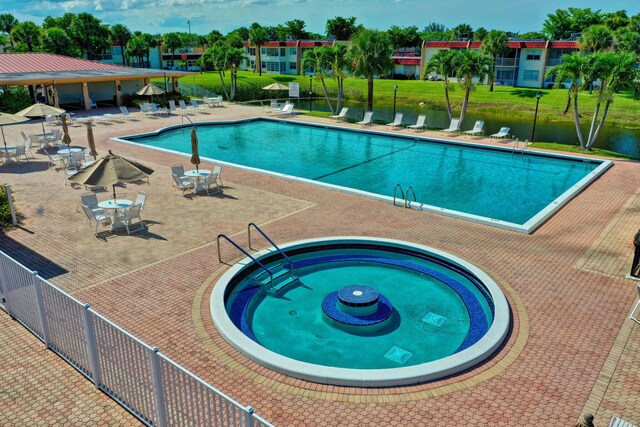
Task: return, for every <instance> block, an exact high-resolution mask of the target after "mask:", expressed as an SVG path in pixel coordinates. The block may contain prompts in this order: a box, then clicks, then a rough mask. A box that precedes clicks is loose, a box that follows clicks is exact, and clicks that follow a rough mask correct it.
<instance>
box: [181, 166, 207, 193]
mask: <svg viewBox="0 0 640 427" xmlns="http://www.w3.org/2000/svg"><path fill="white" fill-rule="evenodd" d="M209 175H211V171H210V170H208V169H200V170H196V169H192V170H188V171H186V172H185V173H184V176H187V177H189V178H190V179H191V180H192V181H193V183H194V185H195V188H194V190H196V191H197V190H198V188H200V178H204V177H207V176H209Z"/></svg>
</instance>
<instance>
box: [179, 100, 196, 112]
mask: <svg viewBox="0 0 640 427" xmlns="http://www.w3.org/2000/svg"><path fill="white" fill-rule="evenodd" d="M178 105H180V113H181V114H189V112H193V108H189V107H187V104H185V103H184V99H181V100H179V101H178Z"/></svg>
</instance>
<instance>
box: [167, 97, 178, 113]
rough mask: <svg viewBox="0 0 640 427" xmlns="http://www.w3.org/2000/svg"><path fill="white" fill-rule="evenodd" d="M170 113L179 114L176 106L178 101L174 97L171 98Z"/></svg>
mask: <svg viewBox="0 0 640 427" xmlns="http://www.w3.org/2000/svg"><path fill="white" fill-rule="evenodd" d="M169 114H178V109H177V108H176V101H174V100H173V99H170V100H169Z"/></svg>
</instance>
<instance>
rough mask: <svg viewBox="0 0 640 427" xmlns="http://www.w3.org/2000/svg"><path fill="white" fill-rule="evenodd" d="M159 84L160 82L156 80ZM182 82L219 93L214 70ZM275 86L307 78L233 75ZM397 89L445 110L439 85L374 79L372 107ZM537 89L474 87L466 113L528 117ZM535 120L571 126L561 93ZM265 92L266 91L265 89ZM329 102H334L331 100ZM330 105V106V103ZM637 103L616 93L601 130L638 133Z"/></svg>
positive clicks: (352, 94)
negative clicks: (627, 129) (631, 130)
mask: <svg viewBox="0 0 640 427" xmlns="http://www.w3.org/2000/svg"><path fill="white" fill-rule="evenodd" d="M160 80H161V79H160ZM181 81H183V82H184V83H187V84H195V85H197V86H202V87H204V88H207V89H209V90H211V91H212V92H216V93H220V92H221V89H220V88H221V85H220V77H219V74H218V73H217V72H208V73H202V74H195V75H191V76H185V77H183V78H182V79H181ZM276 81H277V82H279V83H282V84H287V83H289V82H297V83H299V84H300V92H301V93H304V92H306V91H308V90H309V77H308V76H296V75H280V74H263V75H262V77H260V76H258V75H257V74H254V73H253V72H250V71H240V72H239V73H238V86H239V87H241V86H247V87H253V88H261V87H263V86H266V85H268V84H271V83H274V82H276ZM225 82H226V84H227V85H230V81H229V75H228V73H227V75H226V76H225ZM325 83H326V85H327V88H328V89H329V91H330V94H331V95H332V96H334V95H335V91H336V83H335V81H334V80H333V79H330V78H329V79H325ZM366 83H367V82H366V80H365V79H359V78H348V79H346V81H345V85H344V91H345V98H348V99H349V100H350V101H354V100H355V101H364V100H365V99H366V90H367V87H366ZM396 85H397V86H398V91H397V102H398V104H400V105H402V104H404V105H407V104H409V105H411V104H416V105H418V104H419V103H423V104H426V105H424V107H425V108H432V109H438V110H442V109H444V108H445V101H444V88H443V83H442V82H429V81H416V80H386V79H381V80H376V81H375V83H374V96H375V101H374V108H375V104H376V103H382V104H390V103H392V102H393V92H394V90H393V87H394V86H396ZM451 86H452V88H453V90H452V91H451V94H450V96H451V102H452V107H453V109H454V114H456V113H459V111H460V108H461V105H462V101H463V98H464V91H463V90H462V89H460V87H459V86H458V85H457V84H452V85H451ZM537 91H538V89H531V88H518V87H510V86H496V87H495V88H494V91H493V92H489V87H488V86H484V85H480V86H477V88H476V90H475V91H474V92H473V93H472V94H471V96H470V99H469V109H468V111H469V112H471V113H475V114H476V115H481V116H482V117H513V118H526V119H530V118H531V117H532V116H533V113H534V110H535V104H536V99H535V95H536V92H537ZM540 91H541V92H542V98H541V100H540V105H539V110H538V119H539V120H543V121H549V122H563V123H571V122H573V110H572V109H571V110H570V111H569V112H568V113H567V114H565V115H563V114H562V111H563V110H564V108H565V106H566V103H567V90H565V89H560V90H555V89H540ZM265 92H266V91H265ZM313 92H314V96H316V97H318V96H323V95H324V93H323V90H322V85H321V83H320V81H319V80H318V79H315V78H314V79H313ZM265 96H266V97H276V96H279V97H281V98H282V97H286V91H283V92H282V93H281V94H280V93H273V94H271V93H270V94H265ZM578 101H579V106H580V111H581V119H582V121H585V120H587V121H588V120H589V119H590V117H591V114H592V113H593V109H594V107H595V103H596V98H595V96H594V95H591V94H589V93H588V92H581V93H580V95H579V98H578ZM334 102H335V101H334ZM334 106H335V105H334ZM639 116H640V101H636V100H634V99H633V94H632V93H631V92H630V91H625V92H621V93H619V94H616V96H615V98H614V102H613V103H612V105H611V107H610V109H609V114H608V115H607V121H606V123H605V126H617V127H623V128H629V129H640V122H638V120H637V117H639Z"/></svg>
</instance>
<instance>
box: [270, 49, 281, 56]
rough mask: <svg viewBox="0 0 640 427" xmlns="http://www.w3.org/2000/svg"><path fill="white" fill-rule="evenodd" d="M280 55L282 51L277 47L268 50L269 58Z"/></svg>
mask: <svg viewBox="0 0 640 427" xmlns="http://www.w3.org/2000/svg"><path fill="white" fill-rule="evenodd" d="M279 53H280V49H278V48H277V47H268V48H267V55H269V56H279V55H278V54H279Z"/></svg>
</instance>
